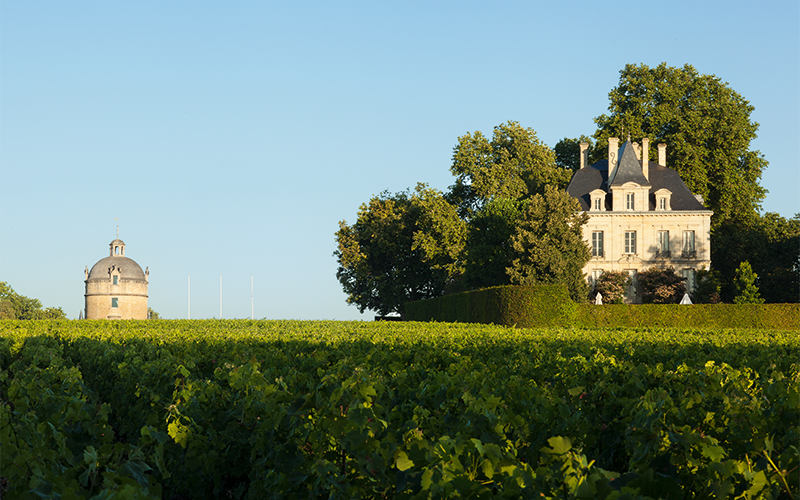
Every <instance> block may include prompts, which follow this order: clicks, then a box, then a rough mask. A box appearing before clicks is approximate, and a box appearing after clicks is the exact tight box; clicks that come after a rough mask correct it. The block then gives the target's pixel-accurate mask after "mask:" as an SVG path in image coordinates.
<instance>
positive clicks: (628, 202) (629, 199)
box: [625, 193, 636, 210]
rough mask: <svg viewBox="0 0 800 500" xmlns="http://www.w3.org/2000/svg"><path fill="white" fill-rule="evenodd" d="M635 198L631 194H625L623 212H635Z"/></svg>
mask: <svg viewBox="0 0 800 500" xmlns="http://www.w3.org/2000/svg"><path fill="white" fill-rule="evenodd" d="M635 198H636V197H635V195H634V194H633V193H625V210H635V208H634V207H635V205H634V200H635Z"/></svg>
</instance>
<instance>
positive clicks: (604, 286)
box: [594, 271, 630, 304]
mask: <svg viewBox="0 0 800 500" xmlns="http://www.w3.org/2000/svg"><path fill="white" fill-rule="evenodd" d="M629 284H630V280H629V279H628V275H627V273H624V272H622V271H603V274H601V275H600V277H599V278H597V282H596V283H595V286H594V294H595V295H597V294H598V293H599V294H600V295H602V297H603V303H604V304H622V299H623V298H624V297H625V288H626V287H627V286H628V285H629Z"/></svg>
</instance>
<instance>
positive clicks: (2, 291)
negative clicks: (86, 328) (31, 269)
mask: <svg viewBox="0 0 800 500" xmlns="http://www.w3.org/2000/svg"><path fill="white" fill-rule="evenodd" d="M66 317H67V315H66V314H64V311H63V310H61V308H60V307H48V308H46V309H45V308H43V307H42V302H41V301H40V300H39V299H32V298H30V297H26V296H24V295H20V294H18V293H17V292H15V291H14V289H13V288H11V286H9V284H8V283H6V282H5V281H0V319H63V318H66Z"/></svg>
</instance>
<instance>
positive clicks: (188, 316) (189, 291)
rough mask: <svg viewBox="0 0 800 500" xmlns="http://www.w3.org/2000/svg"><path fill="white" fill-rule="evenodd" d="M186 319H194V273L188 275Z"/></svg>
mask: <svg viewBox="0 0 800 500" xmlns="http://www.w3.org/2000/svg"><path fill="white" fill-rule="evenodd" d="M186 287H187V290H186V319H192V275H191V274H187V275H186Z"/></svg>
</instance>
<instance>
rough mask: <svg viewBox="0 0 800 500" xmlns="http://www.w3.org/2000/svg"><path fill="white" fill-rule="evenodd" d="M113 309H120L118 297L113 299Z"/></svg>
mask: <svg viewBox="0 0 800 500" xmlns="http://www.w3.org/2000/svg"><path fill="white" fill-rule="evenodd" d="M111 307H119V299H118V298H116V297H112V298H111Z"/></svg>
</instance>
